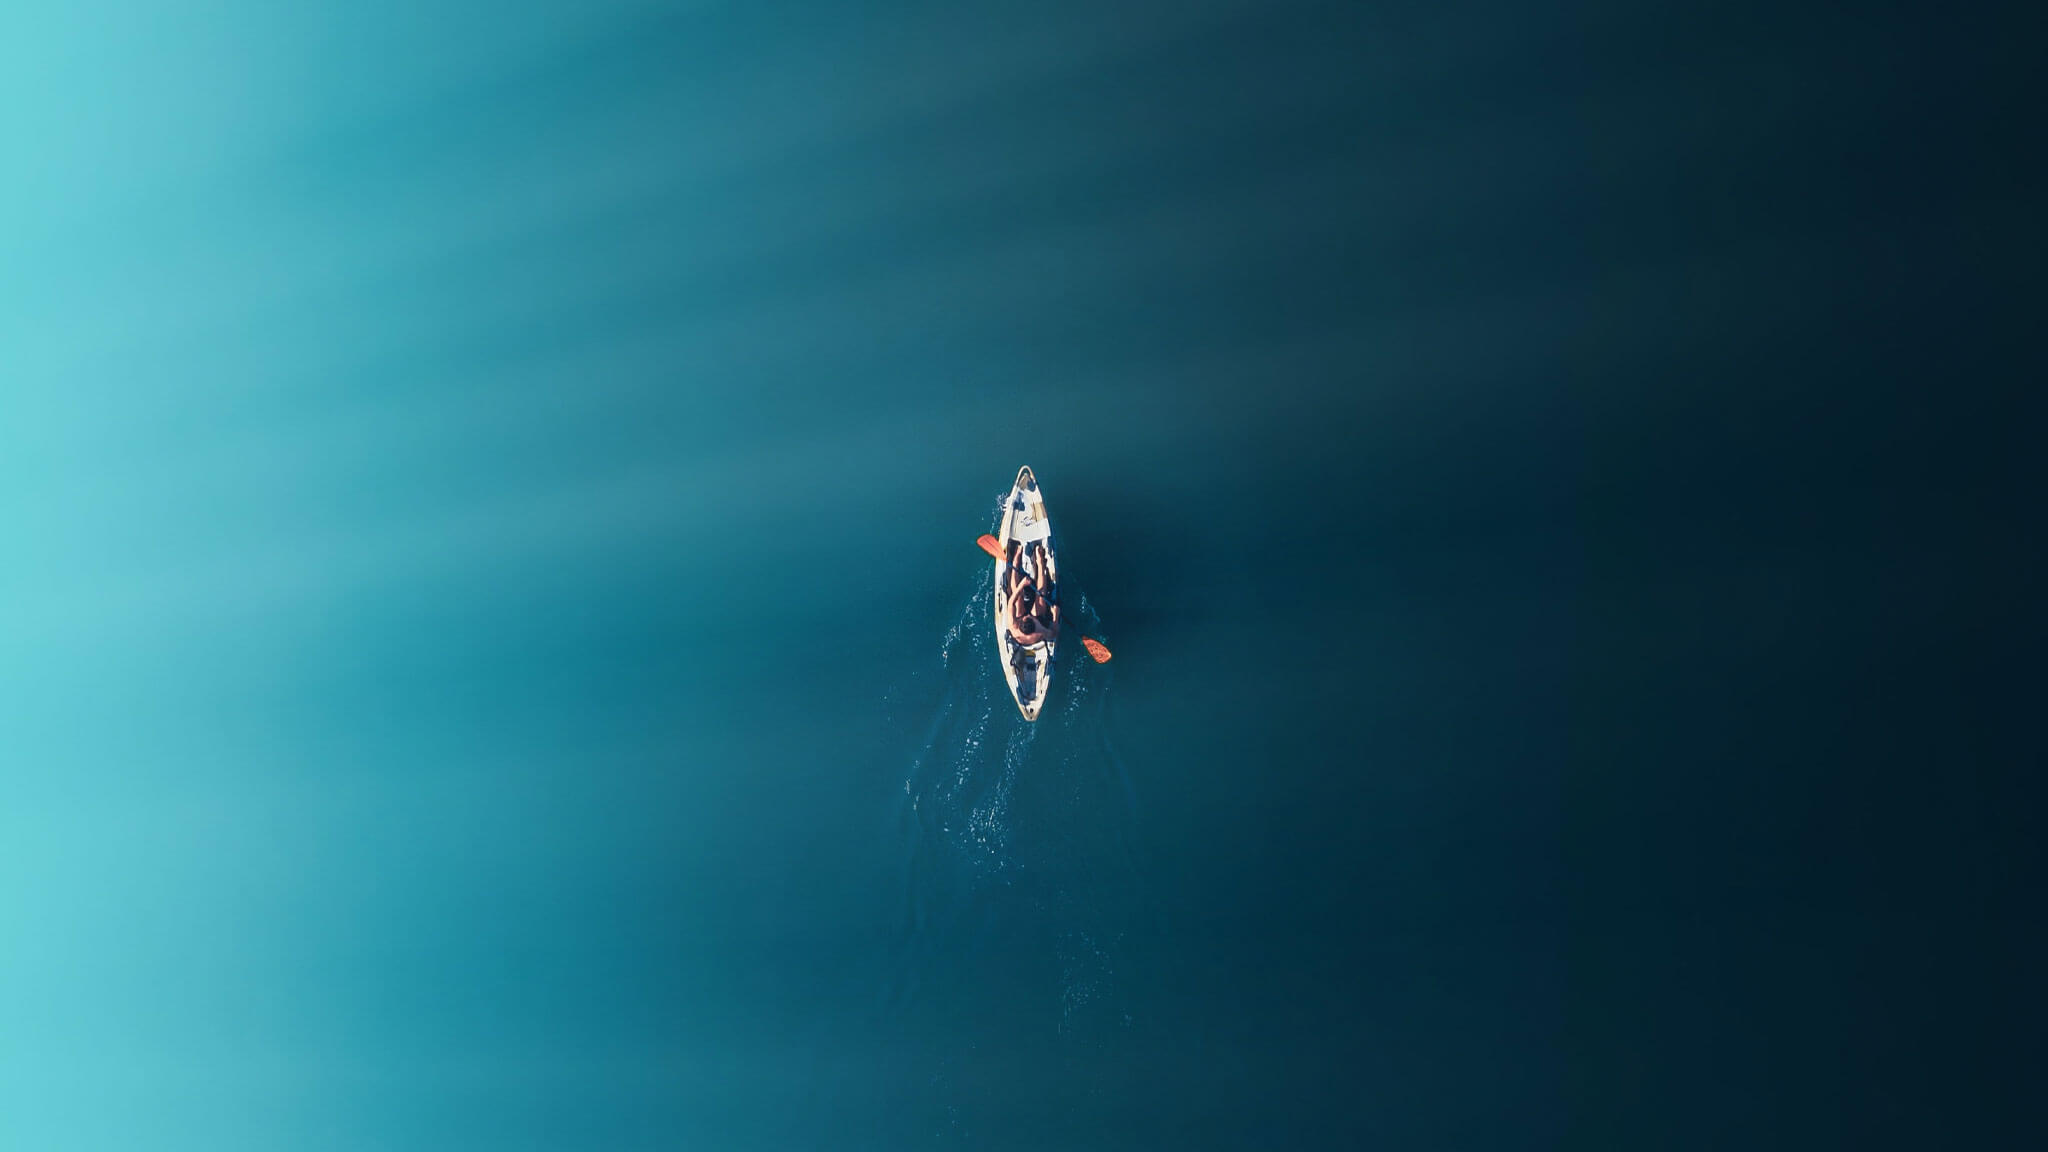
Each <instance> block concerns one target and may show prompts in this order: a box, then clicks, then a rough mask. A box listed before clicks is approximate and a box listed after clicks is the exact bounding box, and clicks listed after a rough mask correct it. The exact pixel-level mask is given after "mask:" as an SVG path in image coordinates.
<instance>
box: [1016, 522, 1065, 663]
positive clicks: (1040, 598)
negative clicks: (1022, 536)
mask: <svg viewBox="0 0 2048 1152" xmlns="http://www.w3.org/2000/svg"><path fill="white" fill-rule="evenodd" d="M1033 551H1034V553H1035V555H1033V556H1031V557H1030V559H1031V560H1032V561H1033V570H1034V571H1036V572H1038V573H1040V574H1041V575H1044V574H1046V573H1049V572H1050V570H1051V565H1050V564H1049V561H1050V560H1051V556H1050V555H1049V554H1048V553H1047V552H1046V550H1045V546H1044V545H1043V544H1038V545H1035V546H1034V548H1033ZM1010 555H1011V557H1012V562H1011V564H1010V569H1009V580H1008V587H1007V592H1008V599H1009V612H1008V614H1007V615H1008V619H1007V620H1005V621H1004V623H1005V624H1006V625H1007V626H1008V627H1009V629H1010V637H1011V639H1013V640H1015V641H1016V642H1017V643H1019V644H1024V645H1031V644H1037V643H1040V642H1043V641H1052V640H1057V639H1058V638H1059V632H1060V609H1059V585H1058V584H1057V583H1054V582H1051V581H1047V582H1045V583H1044V584H1043V585H1042V586H1041V584H1040V583H1039V582H1038V581H1035V580H1033V579H1032V578H1031V577H1029V576H1027V575H1025V574H1024V569H1023V568H1022V567H1021V566H1020V565H1018V564H1017V563H1016V562H1015V561H1016V560H1017V559H1021V558H1022V557H1021V556H1019V550H1018V549H1017V547H1016V545H1015V544H1014V543H1013V544H1012V545H1011V552H1010Z"/></svg>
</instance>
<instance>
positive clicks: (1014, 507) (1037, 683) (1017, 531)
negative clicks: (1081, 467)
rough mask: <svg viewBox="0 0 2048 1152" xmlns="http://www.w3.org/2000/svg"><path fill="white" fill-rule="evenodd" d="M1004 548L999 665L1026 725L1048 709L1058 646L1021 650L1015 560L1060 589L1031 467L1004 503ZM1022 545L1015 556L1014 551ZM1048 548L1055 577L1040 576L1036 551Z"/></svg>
mask: <svg viewBox="0 0 2048 1152" xmlns="http://www.w3.org/2000/svg"><path fill="white" fill-rule="evenodd" d="M996 540H997V541H998V542H999V543H1000V544H1001V545H1002V553H1003V554H1002V556H1001V557H1000V558H998V559H997V560H996V573H995V580H996V612H995V617H996V618H995V625H996V659H997V660H998V661H999V662H1000V663H1001V664H1002V668H1003V679H1004V680H1005V681H1006V682H1008V684H1009V685H1010V695H1011V696H1012V697H1014V698H1015V699H1016V701H1017V710H1018V711H1020V712H1022V713H1023V714H1024V718H1025V719H1026V720H1036V719H1038V712H1039V709H1041V708H1043V707H1045V698H1046V694H1047V693H1048V692H1050V691H1051V689H1052V654H1053V645H1054V643H1055V642H1054V641H1052V640H1046V641H1043V642H1041V643H1038V644H1029V645H1026V644H1019V643H1018V642H1017V638H1016V637H1014V636H1012V635H1010V629H1009V627H1008V625H1007V623H1006V621H1008V620H1009V618H1010V601H1009V596H1008V595H1007V594H1006V592H1005V588H1004V586H1005V585H1006V584H1008V582H1009V576H1010V558H1011V557H1012V556H1013V555H1015V556H1017V557H1019V562H1020V563H1021V564H1023V565H1024V570H1025V572H1026V573H1027V574H1029V575H1030V576H1031V577H1032V579H1033V580H1037V581H1041V582H1043V583H1044V584H1046V585H1048V586H1052V587H1055V588H1056V587H1057V585H1058V580H1059V569H1058V566H1057V564H1056V563H1053V562H1051V561H1052V521H1051V520H1050V519H1048V518H1047V516H1046V513H1045V496H1044V494H1043V493H1041V492H1040V491H1039V490H1038V480H1037V478H1036V477H1034V476H1032V475H1031V469H1030V468H1029V467H1028V466H1027V467H1024V468H1019V469H1018V470H1017V482H1016V484H1014V485H1012V486H1011V488H1010V496H1009V499H1007V500H1005V501H1004V502H1003V525H1002V529H1001V531H999V532H998V533H997V534H996ZM1012 544H1015V545H1017V548H1016V549H1015V550H1014V551H1013V549H1012V547H1011V545H1012ZM1038 544H1043V545H1044V546H1045V557H1046V560H1047V561H1048V562H1049V563H1048V564H1047V567H1048V569H1049V571H1047V572H1045V573H1040V572H1038V571H1037V567H1038V562H1037V560H1036V558H1035V557H1034V556H1033V555H1032V554H1031V553H1032V552H1034V551H1035V548H1034V547H1033V546H1035V545H1038Z"/></svg>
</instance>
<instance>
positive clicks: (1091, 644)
mask: <svg viewBox="0 0 2048 1152" xmlns="http://www.w3.org/2000/svg"><path fill="white" fill-rule="evenodd" d="M1081 647H1083V648H1086V649H1087V650H1088V654H1089V655H1090V656H1093V657H1095V662H1096V663H1097V664H1107V663H1109V649H1107V648H1104V647H1103V646H1102V641H1100V640H1097V639H1096V638H1095V637H1093V636H1083V637H1081Z"/></svg>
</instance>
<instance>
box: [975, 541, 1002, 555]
mask: <svg viewBox="0 0 2048 1152" xmlns="http://www.w3.org/2000/svg"><path fill="white" fill-rule="evenodd" d="M975 543H976V544H979V545H981V550H982V551H983V552H986V553H988V554H989V556H990V557H991V558H992V559H996V560H1001V559H1002V558H1003V546H1002V544H1001V543H1000V542H999V541H997V540H996V538H995V537H993V536H983V537H982V538H981V539H979V540H976V541H975Z"/></svg>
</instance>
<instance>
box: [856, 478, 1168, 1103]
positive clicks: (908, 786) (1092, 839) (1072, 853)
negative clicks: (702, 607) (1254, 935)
mask: <svg viewBox="0 0 2048 1152" xmlns="http://www.w3.org/2000/svg"><path fill="white" fill-rule="evenodd" d="M997 503H998V507H1000V499H999V500H998V502H997ZM1063 559H1064V557H1063ZM990 583H991V582H990V580H989V578H988V575H987V571H986V569H982V570H980V571H979V573H978V574H977V576H976V577H975V582H974V586H973V588H972V590H971V591H967V592H965V595H964V600H965V602H964V604H963V605H962V607H961V608H960V610H959V612H958V613H957V615H956V618H955V620H954V622H953V624H952V625H951V626H950V627H949V628H948V629H947V630H946V631H945V633H944V635H943V637H942V638H941V640H940V644H939V650H938V663H939V669H938V672H939V675H938V680H937V687H936V689H934V690H933V691H932V692H931V693H930V718H929V720H928V722H927V723H926V724H925V727H924V729H923V732H922V739H923V742H922V744H921V746H920V747H919V748H918V749H917V751H916V753H915V755H914V757H913V758H912V760H911V763H910V765H909V768H908V772H907V773H906V775H905V777H904V780H903V792H904V795H903V800H902V805H901V809H900V818H899V829H900V834H901V846H902V852H903V863H902V882H903V901H902V911H901V917H900V921H899V924H898V927H897V929H896V932H895V934H894V937H893V940H892V945H893V947H892V952H893V954H892V957H891V966H890V979H889V981H888V985H887V988H886V992H885V1001H886V1012H887V1014H888V1016H889V1017H890V1018H891V1020H892V1021H893V1022H894V1024H895V1025H896V1026H897V1027H899V1028H900V1029H902V1030H903V1032H904V1033H905V1034H906V1035H908V1036H909V1037H910V1038H911V1040H912V1042H913V1046H914V1048H915V1049H916V1050H917V1052H918V1054H919V1059H920V1061H921V1062H922V1063H923V1064H924V1065H925V1067H924V1068H923V1069H922V1073H923V1074H922V1075H921V1076H920V1077H919V1080H920V1083H921V1084H922V1085H923V1086H924V1087H925V1088H927V1089H928V1090H929V1091H928V1093H927V1094H925V1096H924V1098H923V1099H922V1100H921V1104H922V1105H923V1110H924V1111H925V1113H926V1115H925V1116H924V1117H921V1119H929V1120H932V1121H934V1123H933V1124H932V1128H933V1129H936V1131H935V1132H934V1133H933V1134H935V1135H939V1136H941V1137H947V1136H950V1137H951V1138H953V1139H958V1140H973V1139H975V1138H976V1137H975V1135H974V1133H975V1131H976V1130H977V1129H978V1128H982V1126H984V1125H993V1124H998V1123H1005V1122H1006V1119H1005V1118H1006V1117H1007V1116H1008V1115H1009V1114H1010V1113H1011V1112H1012V1110H1013V1107H1014V1103H1013V1102H1011V1101H1009V1100H1007V1098H1006V1097H1007V1093H1006V1091H1005V1084H1006V1083H1008V1082H1010V1078H1009V1077H1008V1076H1007V1075H1006V1073H1005V1069H1009V1068H1014V1067H1018V1066H1025V1065H1028V1064H1031V1063H1036V1062H1038V1061H1042V1060H1044V1059H1045V1058H1046V1057H1047V1056H1054V1057H1055V1059H1056V1062H1057V1063H1060V1064H1063V1065H1064V1066H1066V1067H1067V1068H1069V1069H1070V1070H1071V1071H1072V1072H1073V1073H1074V1075H1075V1079H1076V1086H1077V1089H1078V1090H1080V1091H1084V1092H1086V1091H1099V1089H1098V1088H1090V1087H1087V1086H1085V1081H1087V1080H1089V1079H1091V1078H1093V1077H1094V1076H1095V1074H1096V1073H1095V1071H1094V1070H1095V1069H1098V1068H1099V1065H1100V1063H1101V1060H1102V1059H1103V1058H1105V1057H1107V1056H1108V1055H1109V1054H1111V1053H1112V1052H1113V1051H1114V1050H1115V1049H1116V1048H1117V1047H1118V1046H1119V1045H1120V1043H1121V1042H1122V1040H1123V1038H1124V1037H1126V1036H1127V1035H1128V1033H1129V1032H1130V1030H1131V1029H1132V1027H1133V1025H1134V1012H1135V1008H1134V1002H1133V1000H1132V998H1131V995H1130V990H1131V984H1130V979H1131V974H1130V973H1129V972H1127V971H1126V970H1125V967H1126V963H1125V958H1126V955H1127V952H1128V951H1129V946H1130V944H1131V942H1132V937H1133V933H1134V932H1135V931H1137V930H1138V929H1139V927H1140V925H1141V921H1142V917H1143V914H1144V913H1143V909H1144V908H1145V906H1146V901H1147V895H1146V892H1147V889H1146V885H1145V882H1144V879H1143V874H1142V869H1141V868H1140V866H1139V862H1138V855H1137V852H1136V848H1135V845H1134V842H1133V841H1134V835H1135V826H1136V818H1137V814H1138V808H1137V797H1136V795H1135V793H1134V790H1133V789H1132V786H1131V782H1130V778H1129V775H1128V773H1127V772H1126V771H1125V767H1124V764H1123V761H1122V759H1121V758H1120V757H1119V755H1118V753H1117V749H1116V746H1115V743H1114V741H1113V739H1112V737H1111V730H1112V727H1113V723H1112V721H1113V708H1112V693H1111V688H1112V685H1113V683H1114V671H1113V669H1114V667H1115V666H1114V665H1113V664H1109V665H1096V664H1095V663H1093V662H1092V661H1091V660H1089V659H1088V657H1087V654H1086V652H1085V650H1084V649H1083V648H1082V646H1081V644H1080V643H1079V637H1078V634H1076V635H1074V636H1073V638H1072V639H1070V640H1069V641H1067V642H1065V643H1062V644H1061V645H1060V647H1059V651H1058V656H1057V659H1056V661H1055V672H1054V676H1055V679H1054V681H1053V687H1052V698H1051V701H1050V703H1049V705H1048V707H1047V709H1046V711H1045V712H1044V714H1042V715H1041V717H1040V718H1039V720H1038V721H1037V722H1035V723H1033V722H1027V721H1025V720H1024V719H1023V717H1022V716H1021V715H1020V714H1019V712H1018V710H1017V706H1016V703H1015V701H1014V700H1013V699H1012V698H1011V696H1010V693H1009V690H1008V688H1007V686H1006V685H1005V684H1004V682H1003V678H1002V675H1001V672H1000V670H999V669H998V666H997V654H996V643H995V637H994V634H993V633H994V623H993V618H992V612H993V601H994V596H993V590H992V588H991V587H990ZM1072 603H1073V609H1074V621H1075V622H1077V623H1079V624H1080V625H1081V627H1080V628H1078V629H1073V631H1074V632H1075V633H1078V632H1082V631H1085V632H1086V633H1088V634H1089V635H1100V634H1101V633H1100V620H1099V618H1098V617H1097V615H1096V613H1095V610H1094V608H1093V606H1092V605H1091V604H1090V603H1089V602H1088V600H1087V597H1086V596H1085V595H1082V594H1079V593H1078V590H1077V591H1076V593H1075V594H1074V595H1073V597H1072Z"/></svg>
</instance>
